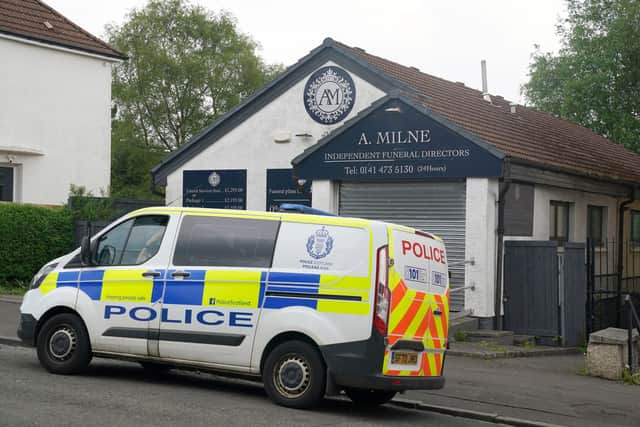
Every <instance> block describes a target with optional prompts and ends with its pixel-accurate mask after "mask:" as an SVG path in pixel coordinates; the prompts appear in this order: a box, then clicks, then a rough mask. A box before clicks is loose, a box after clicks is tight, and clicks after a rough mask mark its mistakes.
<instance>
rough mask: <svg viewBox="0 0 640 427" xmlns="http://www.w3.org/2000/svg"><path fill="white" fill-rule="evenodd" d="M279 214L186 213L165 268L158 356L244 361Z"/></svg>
mask: <svg viewBox="0 0 640 427" xmlns="http://www.w3.org/2000/svg"><path fill="white" fill-rule="evenodd" d="M279 224H280V221H279V217H272V216H269V217H263V218H260V217H256V216H253V215H252V217H251V218H242V215H239V216H225V217H222V216H210V215H195V214H185V215H184V216H183V218H182V224H181V225H180V232H179V234H178V239H177V242H176V247H175V252H174V255H173V258H172V260H171V261H172V262H171V264H170V266H169V269H168V272H167V281H166V285H165V291H164V298H163V303H162V316H163V317H162V319H161V323H160V334H159V340H160V341H159V345H160V356H161V357H165V358H171V359H181V360H189V361H196V362H204V363H209V364H215V365H218V366H231V367H242V368H248V367H249V363H250V359H251V350H252V346H253V339H254V336H255V330H256V327H257V323H258V318H259V314H260V306H261V301H262V298H263V295H264V286H265V282H266V277H267V272H268V269H269V268H270V266H271V260H272V258H273V250H274V246H275V241H276V235H277V233H278V228H279Z"/></svg>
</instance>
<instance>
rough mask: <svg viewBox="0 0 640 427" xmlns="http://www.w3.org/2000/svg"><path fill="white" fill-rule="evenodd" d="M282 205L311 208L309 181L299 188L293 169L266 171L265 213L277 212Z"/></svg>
mask: <svg viewBox="0 0 640 427" xmlns="http://www.w3.org/2000/svg"><path fill="white" fill-rule="evenodd" d="M283 203H295V204H298V205H304V206H311V181H307V182H305V183H304V185H303V186H302V187H299V186H298V185H297V180H296V179H294V176H293V169H267V211H271V212H277V211H279V210H280V205H281V204H283Z"/></svg>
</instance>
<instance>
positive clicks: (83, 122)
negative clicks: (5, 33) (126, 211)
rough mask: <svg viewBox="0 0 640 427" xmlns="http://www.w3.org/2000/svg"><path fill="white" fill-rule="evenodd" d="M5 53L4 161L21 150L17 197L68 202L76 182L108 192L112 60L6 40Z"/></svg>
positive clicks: (0, 48)
mask: <svg viewBox="0 0 640 427" xmlns="http://www.w3.org/2000/svg"><path fill="white" fill-rule="evenodd" d="M0 57H1V58H2V66H0V164H6V163H7V162H8V157H7V156H8V155H12V156H15V157H14V158H13V163H12V165H13V166H15V167H17V170H16V169H14V189H15V190H14V200H15V201H17V202H26V203H41V204H64V203H66V201H67V198H68V194H69V186H70V184H76V185H84V186H85V187H87V189H89V190H91V191H93V192H94V193H95V194H96V195H99V193H100V190H101V189H102V190H105V191H108V189H109V182H110V173H111V166H110V165H111V117H110V108H111V65H110V62H109V61H107V60H102V59H99V58H92V57H89V56H85V55H82V54H75V53H70V52H64V51H60V50H55V49H52V48H47V47H40V46H35V45H30V44H27V43H22V42H19V41H14V40H8V39H4V38H0ZM1 147H5V148H6V147H17V148H29V149H34V150H37V151H40V152H42V153H44V155H32V154H15V153H14V154H12V153H10V152H8V151H7V150H3V149H2V148H1Z"/></svg>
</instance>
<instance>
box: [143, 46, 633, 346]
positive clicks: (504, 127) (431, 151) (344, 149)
mask: <svg viewBox="0 0 640 427" xmlns="http://www.w3.org/2000/svg"><path fill="white" fill-rule="evenodd" d="M152 175H153V180H154V183H155V185H157V186H164V188H165V191H166V203H167V204H168V205H177V206H180V205H182V206H201V207H217V208H241V209H244V208H246V209H252V210H263V209H266V210H271V209H277V208H278V206H279V204H281V203H283V202H293V203H303V204H304V203H306V204H311V205H312V206H313V207H314V208H318V209H322V210H326V211H330V212H333V213H336V214H340V215H346V216H356V217H366V218H374V219H383V220H389V221H392V222H396V223H400V224H405V225H408V226H411V227H415V228H418V229H424V230H426V231H429V232H433V233H436V234H438V235H440V236H441V237H442V238H443V239H444V240H445V243H446V245H447V256H448V259H449V265H450V269H451V273H452V277H451V286H452V288H453V290H452V293H451V304H452V308H453V310H467V311H468V312H469V313H471V314H472V315H473V316H475V317H477V318H478V319H479V321H480V325H481V326H483V327H492V325H494V323H495V322H496V321H497V319H500V318H501V317H500V314H501V312H502V310H503V308H502V307H503V298H502V296H503V293H502V288H503V282H502V280H503V271H505V269H504V266H503V262H505V260H504V254H505V249H504V247H505V244H508V243H509V241H511V242H522V241H531V242H540V241H543V242H551V243H550V245H553V248H552V249H553V251H556V250H557V249H556V248H557V247H558V246H559V247H560V249H558V250H559V251H560V252H562V248H564V247H565V246H566V247H567V248H569V249H570V248H571V245H569V243H567V242H582V245H583V246H582V248H583V249H582V250H583V252H582V259H577V258H576V260H577V261H576V263H577V264H576V265H578V266H582V267H580V268H583V267H584V242H585V241H586V239H587V238H588V237H590V238H592V239H597V240H599V241H603V240H604V239H607V238H609V239H621V238H622V239H627V240H629V239H632V238H633V239H636V240H640V229H638V226H640V222H639V221H638V220H639V219H640V201H638V200H637V199H638V191H637V189H638V187H639V186H640V156H639V155H637V154H635V153H632V152H630V151H628V150H626V149H625V148H624V147H623V146H621V145H618V144H615V143H613V142H612V141H609V140H607V139H605V138H603V137H601V136H599V135H596V134H595V133H593V132H592V131H590V130H588V129H586V128H584V127H581V126H579V125H576V124H574V123H571V122H568V121H565V120H562V119H559V118H557V117H554V116H551V115H549V114H546V113H543V112H540V111H536V110H535V109H531V108H527V107H525V106H522V105H516V104H514V103H511V102H509V101H507V100H505V99H503V98H502V97H500V96H494V95H491V94H489V93H488V92H487V91H486V90H484V91H479V90H475V89H472V88H469V87H467V86H465V85H464V84H462V83H456V82H450V81H447V80H444V79H441V78H438V77H435V76H432V75H429V74H426V73H423V72H421V71H420V70H418V69H416V68H414V67H409V66H404V65H400V64H397V63H394V62H392V61H389V60H387V59H384V58H381V57H378V56H375V55H373V54H370V53H368V52H366V51H365V50H363V49H360V48H356V47H350V46H347V45H345V44H342V43H339V42H337V41H334V40H332V39H326V40H325V41H324V42H323V44H322V45H320V46H318V47H317V48H315V49H314V50H312V51H311V52H310V53H309V54H308V55H306V56H305V57H303V58H302V59H300V60H299V61H298V62H297V63H296V64H294V65H292V66H290V67H289V68H288V69H287V70H286V71H285V72H284V73H283V74H282V75H280V76H279V77H278V78H277V79H276V80H275V81H273V82H271V83H270V84H268V85H267V86H265V87H264V88H262V89H261V90H259V91H258V92H257V93H255V94H254V95H253V96H252V97H250V98H248V99H247V100H246V101H245V102H243V103H242V104H240V105H238V106H237V107H236V108H234V109H233V110H231V111H229V112H228V113H227V114H225V115H224V116H222V117H221V118H220V119H218V120H217V121H215V122H214V123H212V124H211V126H210V127H208V128H206V129H204V130H203V131H202V132H201V133H200V134H199V135H196V136H195V137H194V138H193V139H192V140H191V141H190V142H189V143H187V144H185V145H184V146H183V147H181V148H180V149H178V150H177V151H175V152H174V153H172V154H171V155H169V156H168V157H167V158H166V159H165V160H164V161H163V162H162V163H161V164H159V165H157V166H156V167H155V168H154V169H153V171H152ZM636 222H637V223H638V224H637V225H636V226H635V227H634V226H632V224H635V223H636ZM509 245H512V244H509ZM509 245H507V246H509ZM569 249H567V250H568V253H569V252H570V251H569ZM560 255H562V254H560ZM553 257H556V254H555V252H554V253H553ZM554 259H555V258H554ZM507 261H508V260H507ZM531 262H534V261H531ZM534 267H535V265H534ZM547 267H549V268H548V269H547V270H548V271H550V272H551V273H550V274H552V275H553V274H557V271H558V268H557V266H556V267H554V268H555V273H554V272H553V268H551V266H547ZM581 271H583V270H581ZM505 275H506V273H505ZM530 277H533V276H531V275H530ZM556 279H557V278H556ZM554 283H556V282H554V281H553V280H550V281H548V283H546V284H545V286H550V289H551V290H550V291H545V292H544V293H543V294H544V295H543V297H546V295H547V294H552V293H554V292H555V293H556V294H557V293H558V290H557V285H554ZM534 285H535V284H533V285H532V286H533V287H535V286H534ZM554 286H555V288H554ZM545 289H547V288H545ZM523 295H526V294H523ZM560 298H562V297H560ZM576 298H577V299H576V300H575V301H568V302H567V304H568V303H571V304H573V305H575V306H581V307H582V308H584V298H585V297H584V295H582V296H580V297H576ZM549 301H550V302H548V303H547V302H545V301H543V300H541V301H540V303H541V304H546V305H547V306H548V308H549V309H550V310H553V312H554V313H555V311H556V308H555V306H554V303H553V302H552V301H554V300H553V299H552V300H549ZM521 302H522V301H521ZM526 302H527V301H526V300H525V301H524V304H525V305H526ZM496 313H498V315H497V316H496ZM543 317H544V316H542V315H539V314H538V318H543ZM583 319H584V317H583ZM551 334H552V335H550V336H555V335H556V334H557V333H556V331H555V330H553V331H551Z"/></svg>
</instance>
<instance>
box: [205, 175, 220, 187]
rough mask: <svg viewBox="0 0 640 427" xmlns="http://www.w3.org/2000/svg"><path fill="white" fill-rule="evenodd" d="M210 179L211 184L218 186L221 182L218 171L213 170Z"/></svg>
mask: <svg viewBox="0 0 640 427" xmlns="http://www.w3.org/2000/svg"><path fill="white" fill-rule="evenodd" d="M208 181H209V185H210V186H212V187H217V186H218V184H220V175H218V174H217V173H216V172H211V175H209V178H208Z"/></svg>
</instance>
